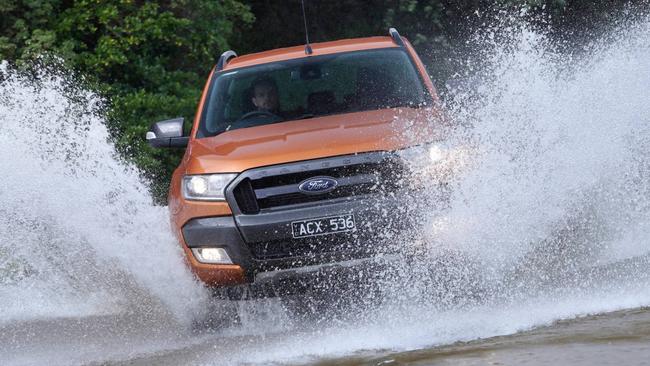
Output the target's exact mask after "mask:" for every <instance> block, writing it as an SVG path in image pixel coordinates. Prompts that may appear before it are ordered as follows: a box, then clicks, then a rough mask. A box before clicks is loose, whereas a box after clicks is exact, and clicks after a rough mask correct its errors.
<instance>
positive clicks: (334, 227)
mask: <svg viewBox="0 0 650 366" xmlns="http://www.w3.org/2000/svg"><path fill="white" fill-rule="evenodd" d="M354 230H356V224H355V222H354V215H352V214H350V215H338V216H328V217H319V218H316V219H309V220H302V221H293V222H292V223H291V232H292V234H293V237H294V239H298V238H306V237H308V236H318V235H328V234H335V233H342V232H346V231H354Z"/></svg>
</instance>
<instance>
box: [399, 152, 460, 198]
mask: <svg viewBox="0 0 650 366" xmlns="http://www.w3.org/2000/svg"><path fill="white" fill-rule="evenodd" d="M468 152H469V150H468V149H467V148H466V147H463V146H455V147H452V146H451V145H448V144H446V143H443V142H436V143H430V144H425V145H419V146H414V147H410V148H407V149H403V150H399V151H396V154H397V155H398V156H399V157H401V158H402V160H403V161H404V163H405V164H406V166H407V167H408V170H409V172H410V174H409V175H408V176H407V178H408V180H409V181H410V182H411V184H413V185H414V186H415V187H418V186H423V185H430V184H431V183H436V182H438V183H448V182H449V181H450V180H451V179H453V178H454V177H456V176H458V174H459V173H461V172H462V171H463V170H464V169H465V167H466V166H467V164H468V162H469V155H468Z"/></svg>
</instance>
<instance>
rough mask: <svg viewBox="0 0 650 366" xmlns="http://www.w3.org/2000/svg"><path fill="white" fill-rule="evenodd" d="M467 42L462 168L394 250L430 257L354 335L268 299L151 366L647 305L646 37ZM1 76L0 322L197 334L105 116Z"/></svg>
mask: <svg viewBox="0 0 650 366" xmlns="http://www.w3.org/2000/svg"><path fill="white" fill-rule="evenodd" d="M475 43H476V49H478V50H480V52H479V53H480V54H479V55H478V56H479V58H480V59H481V60H482V66H481V68H480V70H479V71H478V72H476V73H474V74H472V75H470V76H472V80H473V81H472V82H471V83H468V84H466V85H464V86H461V87H460V88H458V89H457V90H455V92H454V94H453V95H452V97H451V98H450V99H449V102H448V105H447V108H448V110H449V111H450V115H451V118H452V119H453V120H454V121H457V122H460V124H459V127H457V128H456V129H452V130H451V131H450V136H451V137H450V139H449V141H447V144H448V145H449V146H455V147H457V148H462V149H466V150H467V151H469V152H470V153H469V156H470V163H469V165H468V166H469V167H468V168H467V169H464V170H463V171H462V172H461V173H459V174H458V176H456V178H455V179H454V180H453V181H452V182H450V187H451V189H450V191H451V197H450V199H449V202H448V203H447V204H446V205H442V206H445V208H444V209H441V210H435V212H432V211H431V210H430V211H425V212H421V215H422V216H423V217H425V218H426V220H425V221H426V224H425V226H424V227H423V228H422V230H421V233H422V235H420V236H421V240H418V241H417V242H415V241H414V242H407V243H401V244H402V245H406V246H418V247H421V248H423V249H424V250H423V251H421V252H420V253H425V254H423V258H422V259H421V260H420V261H416V262H409V263H406V262H405V263H400V265H399V266H398V267H399V268H398V269H397V271H396V272H391V273H390V274H388V275H387V276H385V277H384V278H383V279H382V280H383V281H384V282H385V283H384V285H383V287H384V288H383V289H382V291H381V299H377V298H376V297H374V298H369V299H368V301H367V302H366V306H365V307H364V308H363V309H361V314H360V315H361V316H358V317H353V318H352V319H353V320H350V319H349V318H348V319H347V320H346V321H345V322H336V323H331V322H326V321H317V322H311V323H310V322H307V323H299V322H297V323H292V322H291V321H290V320H291V319H289V318H287V314H284V313H283V310H282V309H283V308H282V306H278V304H277V303H273V301H268V300H265V301H259V302H256V303H255V302H254V303H253V304H252V305H251V307H248V308H240V309H239V310H240V317H241V319H242V324H241V325H240V326H239V327H237V328H234V329H228V330H225V331H217V332H216V333H214V334H211V335H207V336H206V335H203V336H202V337H195V336H191V335H190V334H186V333H182V332H180V333H179V332H176V333H175V335H174V337H172V338H173V339H175V340H169V341H168V343H169V344H166V345H165V346H164V347H168V348H169V349H173V351H169V356H165V354H164V353H162V354H161V353H157V354H156V356H155V357H159V358H152V359H155V360H156V362H157V363H160V364H164V361H165V360H172V361H168V363H169V364H179V363H184V364H224V363H232V364H239V363H261V364H268V363H273V362H274V363H278V362H305V363H307V362H312V361H314V360H322V359H324V358H335V357H339V356H341V355H346V354H350V353H358V354H359V353H363V352H370V353H373V352H374V353H376V352H389V353H390V352H393V351H402V350H410V349H417V348H422V347H432V346H435V345H440V344H446V343H451V342H456V341H466V340H472V339H477V338H484V337H491V336H496V335H504V334H510V333H515V332H517V331H521V330H525V329H529V328H531V327H535V326H540V325H544V324H549V323H551V322H553V321H555V320H558V319H562V318H571V317H575V316H579V315H583V314H588V313H600V312H607V311H614V310H618V309H624V308H633V307H639V306H648V305H650V276H649V275H648V272H649V271H648V270H647V269H648V268H650V246H649V243H650V149H649V147H650V103H649V101H650V100H649V98H650V96H649V94H648V91H647V86H648V85H650V21H648V19H647V18H646V19H645V20H640V21H636V22H635V23H633V24H626V26H625V27H621V28H620V29H618V30H617V31H615V32H612V34H610V35H608V37H607V41H602V42H600V43H598V42H596V43H593V44H592V45H591V48H589V51H585V52H584V53H583V54H581V55H576V54H567V53H566V52H563V51H557V50H556V48H555V47H554V46H553V42H552V41H551V40H550V39H549V38H548V37H547V36H546V35H545V34H544V33H543V32H537V31H533V30H531V28H530V27H528V26H527V25H526V24H522V23H517V22H515V24H508V25H507V26H503V25H502V26H499V27H496V28H494V29H490V30H489V31H488V32H482V33H481V36H480V37H477V38H476V39H475ZM0 74H1V75H3V77H2V78H0V80H3V81H2V89H1V94H0V102H1V103H0V121H1V122H2V128H1V129H0V138H2V141H3V144H2V145H1V146H0V151H1V152H2V156H3V159H2V160H1V161H0V168H2V171H3V172H6V174H5V175H6V176H5V177H3V179H2V180H1V181H0V212H2V215H0V239H1V242H0V251H1V252H3V253H2V256H1V258H2V259H0V295H1V296H0V310H1V311H2V313H1V316H0V322H2V323H5V324H11V323H12V322H17V321H19V320H33V319H43V318H53V317H61V316H73V317H82V316H84V315H93V316H97V315H102V314H116V313H117V314H119V313H124V312H127V311H128V312H130V313H131V314H133V315H134V316H135V317H136V318H138V317H141V316H142V317H147V316H149V315H148V314H150V313H151V312H153V313H156V314H158V313H164V314H167V315H157V316H156V320H162V321H163V322H168V321H171V319H188V318H191V317H192V316H193V314H195V313H196V311H197V310H196V309H197V308H198V307H200V306H201V304H202V303H203V301H204V299H205V295H204V294H203V292H202V291H201V289H200V287H198V286H197V285H196V283H195V282H194V281H193V280H192V278H191V276H190V275H189V274H188V273H187V271H186V270H185V268H184V267H183V265H182V263H181V259H180V258H181V254H180V253H179V251H178V249H177V246H176V244H175V243H174V240H173V238H172V236H171V235H170V234H169V230H168V228H167V227H166V223H167V217H166V213H165V211H164V209H162V208H157V207H154V206H152V205H151V203H150V198H149V197H148V195H147V193H146V188H145V186H144V185H143V184H142V183H141V181H140V180H139V179H138V175H137V173H136V172H135V171H133V169H131V168H129V167H128V166H127V165H124V164H122V163H120V162H119V160H117V159H115V158H114V157H113V156H114V150H113V148H112V147H111V145H110V144H107V143H106V140H107V133H106V129H105V127H104V125H103V123H102V119H101V117H99V116H100V115H101V114H100V113H99V110H100V108H99V107H100V104H101V103H100V101H99V100H98V99H97V98H96V97H95V96H93V95H92V94H91V93H86V92H83V91H81V90H78V89H74V88H72V91H71V89H70V86H69V84H66V82H65V79H64V78H61V77H57V76H53V77H50V76H46V75H41V77H40V80H39V81H38V82H34V81H32V80H27V79H25V78H24V77H21V76H19V75H18V74H16V73H15V72H13V71H12V70H10V69H9V68H8V67H7V66H6V65H4V66H2V68H1V69H0ZM71 96H74V98H71ZM434 122H435V121H434ZM409 237H411V236H409ZM409 240H410V239H409ZM449 253H452V256H451V257H452V259H451V260H449V258H450V256H449ZM454 255H458V258H453V256H454ZM441 258H442V259H441ZM443 267H444V272H442V273H443V274H444V275H440V273H441V272H440V268H443ZM432 268H433V271H432ZM436 270H437V272H436ZM435 273H438V274H437V275H435ZM432 274H433V276H432ZM393 275H394V277H393ZM445 277H447V278H445ZM451 277H453V279H454V280H451V281H450V278H451ZM152 309H153V310H152ZM269 309H270V310H269ZM261 310H266V311H261ZM256 313H264V315H263V316H254V315H255V314H256ZM276 313H277V314H276ZM251 314H252V315H251ZM273 314H276V315H277V316H273ZM249 315H250V316H249ZM332 324H334V325H332ZM122 347H124V346H122ZM122 349H125V348H122ZM179 349H180V350H179ZM364 350H365V351H364ZM377 350H383V351H377ZM125 354H126V355H125ZM223 355H227V360H224V359H223ZM87 357H90V358H87V359H85V360H86V361H85V362H87V361H88V360H123V359H128V358H129V357H130V356H129V354H128V352H125V353H123V354H122V355H121V356H115V353H113V355H112V356H111V355H108V354H107V353H104V354H100V355H94V356H92V357H91V356H87ZM93 357H95V358H93ZM134 357H135V356H134ZM165 357H168V358H165ZM136 358H137V357H136ZM144 359H146V356H145V358H144ZM217 359H218V361H215V360H217ZM79 362H82V361H79Z"/></svg>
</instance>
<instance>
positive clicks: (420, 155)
mask: <svg viewBox="0 0 650 366" xmlns="http://www.w3.org/2000/svg"><path fill="white" fill-rule="evenodd" d="M397 155H399V156H400V157H401V158H402V159H404V161H406V162H407V163H408V164H409V165H413V166H427V165H430V164H432V163H434V164H435V163H439V162H442V161H444V160H445V159H447V157H448V155H449V148H447V147H446V146H444V145H443V144H441V143H435V142H434V143H430V144H425V145H419V146H413V147H410V148H408V149H404V150H399V151H397Z"/></svg>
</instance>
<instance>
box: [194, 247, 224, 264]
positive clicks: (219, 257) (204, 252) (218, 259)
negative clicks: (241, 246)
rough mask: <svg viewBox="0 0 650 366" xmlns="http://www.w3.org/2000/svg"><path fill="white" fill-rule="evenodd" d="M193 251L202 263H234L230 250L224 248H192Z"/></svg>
mask: <svg viewBox="0 0 650 366" xmlns="http://www.w3.org/2000/svg"><path fill="white" fill-rule="evenodd" d="M192 253H194V257H196V259H197V260H198V261H199V262H201V263H210V264H232V260H230V256H228V252H226V250H225V249H223V248H192Z"/></svg>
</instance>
